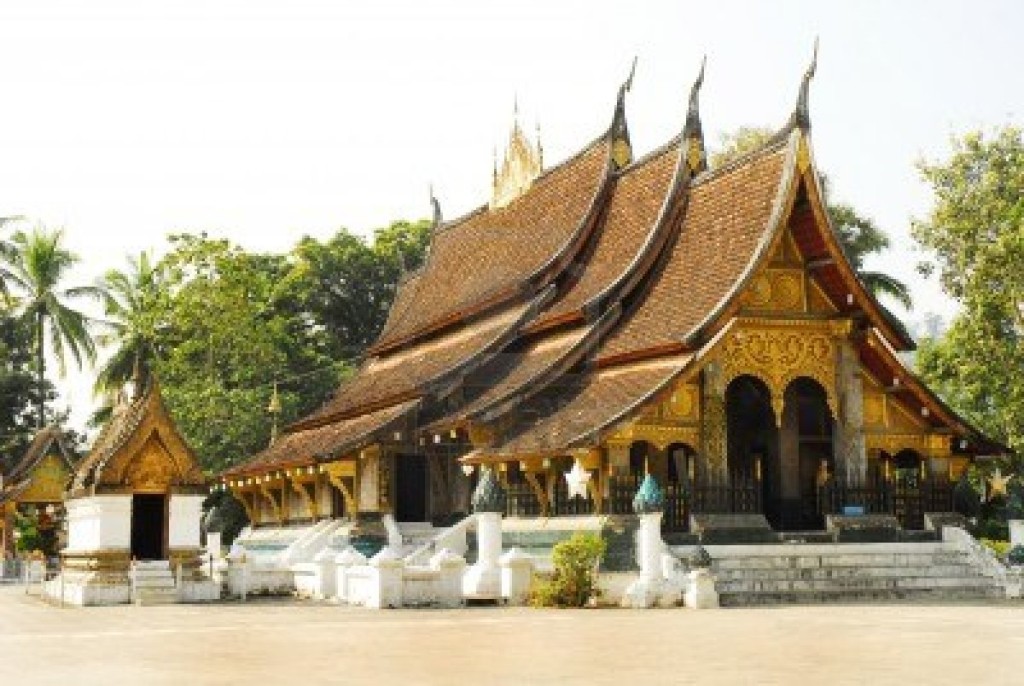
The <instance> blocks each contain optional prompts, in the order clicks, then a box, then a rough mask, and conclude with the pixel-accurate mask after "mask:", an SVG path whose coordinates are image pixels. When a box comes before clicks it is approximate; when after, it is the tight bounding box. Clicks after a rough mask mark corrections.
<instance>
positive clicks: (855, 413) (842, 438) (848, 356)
mask: <svg viewBox="0 0 1024 686" xmlns="http://www.w3.org/2000/svg"><path fill="white" fill-rule="evenodd" d="M838 348H839V353H838V358H839V359H838V360H837V364H838V370H837V374H836V381H837V386H838V391H839V414H840V416H839V417H835V418H834V419H835V421H834V422H833V425H832V430H833V441H832V446H833V457H834V458H835V463H836V473H837V474H838V475H841V476H843V477H845V479H846V482H847V483H864V481H865V480H866V478H867V469H868V460H867V450H866V448H865V445H864V381H863V379H862V378H861V376H860V361H859V360H858V358H857V351H856V350H855V349H854V347H853V344H852V343H851V342H850V341H849V340H848V339H843V340H841V341H839V345H838Z"/></svg>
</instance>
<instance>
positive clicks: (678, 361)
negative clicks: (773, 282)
mask: <svg viewBox="0 0 1024 686" xmlns="http://www.w3.org/2000/svg"><path fill="white" fill-rule="evenodd" d="M813 71H814V70H813V67H812V68H811V69H809V70H808V73H807V74H805V76H804V80H803V83H802V84H801V91H800V98H799V99H798V105H797V112H796V113H795V114H794V116H793V117H792V118H791V121H790V123H789V125H788V126H787V127H786V128H785V129H783V130H782V131H781V132H780V133H779V134H778V135H777V136H775V137H774V138H773V139H772V140H771V141H770V142H769V143H767V144H766V145H765V146H763V147H762V148H760V149H758V150H755V151H753V152H751V153H749V154H746V155H744V156H742V157H740V158H738V159H736V160H734V161H732V162H730V163H728V164H726V165H725V166H723V167H722V168H719V169H716V170H714V171H710V172H707V171H704V170H705V168H706V153H705V150H704V145H703V139H702V136H701V123H700V117H699V112H698V106H697V93H698V90H699V87H700V84H701V83H702V78H703V71H702V72H701V77H699V78H698V80H697V82H696V83H695V84H694V87H693V90H692V91H691V93H690V101H689V107H688V111H687V117H686V126H685V127H684V129H683V132H682V134H681V135H680V136H678V137H677V138H675V139H673V140H672V141H670V142H669V143H668V144H666V145H665V146H664V147H662V148H660V149H658V150H656V151H655V152H653V153H651V154H650V155H648V156H647V157H646V158H644V159H642V160H640V161H637V162H634V163H632V164H630V163H629V162H628V159H627V160H625V161H624V160H623V157H622V152H623V148H622V144H625V145H626V150H628V149H629V148H628V134H625V132H626V126H625V119H624V115H623V100H622V98H623V95H624V93H625V90H626V86H625V85H624V86H623V88H622V89H620V94H619V101H618V103H617V108H616V117H615V120H614V122H613V125H612V127H611V129H609V133H608V135H606V136H604V137H602V138H600V139H598V140H597V141H595V142H594V143H592V144H591V145H589V146H587V147H586V148H585V149H584V150H583V151H581V152H580V153H579V154H577V155H575V156H574V157H572V158H571V159H570V160H568V161H567V162H565V163H563V164H562V165H560V166H559V167H556V168H555V169H553V170H551V171H549V172H547V173H546V174H544V175H542V176H540V177H539V178H537V179H536V180H535V181H534V183H533V185H532V186H531V187H530V188H529V190H527V191H526V192H525V194H523V195H522V196H521V197H519V198H518V199H516V200H513V201H512V202H511V203H510V204H508V205H507V206H505V207H500V208H492V207H484V208H481V209H479V210H477V211H475V212H473V213H471V214H469V215H467V216H466V217H464V218H462V219H460V220H457V221H455V222H452V223H451V224H448V225H443V226H441V227H439V228H437V229H436V230H435V231H436V233H435V235H434V237H433V241H432V244H431V250H430V255H429V258H428V260H427V262H426V263H425V265H424V267H423V268H422V269H421V270H420V271H419V272H417V273H415V274H413V275H411V276H409V277H407V278H405V279H404V280H403V281H402V283H401V284H400V287H399V289H398V293H397V294H396V299H395V303H394V305H393V307H392V310H391V312H390V314H389V317H388V321H387V324H386V326H385V329H384V331H383V333H382V334H381V336H380V338H379V339H378V341H377V343H375V344H374V346H372V347H371V349H370V355H371V357H370V358H369V359H368V360H367V362H366V363H365V364H364V365H363V366H362V367H361V368H360V370H359V372H358V374H357V375H356V376H355V378H354V379H353V380H351V381H350V382H348V383H346V384H344V385H342V387H341V388H340V389H339V391H338V393H337V394H336V397H335V398H334V399H332V400H331V401H329V402H328V403H327V404H326V405H325V406H324V407H323V408H321V409H320V410H318V411H317V412H315V413H314V414H312V415H311V416H309V417H307V418H305V419H303V420H302V421H300V422H297V423H296V424H295V425H293V426H292V427H291V428H290V433H288V434H287V435H285V436H284V437H282V438H281V439H280V440H278V441H277V442H276V443H275V444H274V445H273V446H272V447H271V448H269V449H268V450H267V451H264V453H261V454H260V455H258V456H256V457H255V458H254V459H253V460H251V461H250V462H249V463H248V464H246V465H243V466H242V467H241V468H239V469H237V470H233V473H238V472H243V473H244V472H252V471H259V470H267V469H271V468H275V467H279V466H283V465H285V464H291V463H294V461H295V460H319V459H333V458H334V457H337V456H339V455H340V454H341V453H344V452H349V453H351V451H352V450H355V449H358V448H359V447H360V446H362V445H364V444H365V443H366V442H369V441H373V440H376V439H377V438H379V436H381V435H382V434H383V433H386V432H387V431H388V429H389V428H390V427H392V426H396V425H397V423H398V422H402V421H407V420H408V418H409V417H412V416H413V415H415V416H416V418H417V420H418V421H420V427H421V428H420V430H421V431H422V430H430V431H435V430H441V429H445V428H450V427H456V426H459V425H462V424H464V423H467V422H468V423H480V422H484V423H491V424H492V425H493V426H494V427H497V426H501V427H503V428H502V432H501V434H500V435H498V436H497V437H496V439H495V444H494V445H492V446H490V447H489V448H484V449H481V450H478V451H476V452H474V453H473V454H472V455H471V456H469V457H468V458H467V459H470V460H472V461H486V460H489V459H501V458H509V457H510V456H512V457H514V456H515V455H521V454H531V453H533V454H536V453H543V452H548V453H550V452H557V451H563V450H570V449H574V448H577V447H582V446H585V445H588V444H593V443H594V442H596V441H598V440H599V439H600V436H601V435H602V433H603V432H605V431H609V430H613V429H614V426H615V425H617V424H618V423H620V422H621V421H623V420H624V419H628V418H629V417H630V416H631V414H632V413H635V412H637V411H638V410H639V408H640V407H641V406H642V405H643V404H644V403H648V402H651V401H652V399H654V398H656V397H657V395H658V394H659V393H660V392H662V391H663V390H664V389H665V388H666V387H667V385H668V384H670V383H672V382H673V381H674V380H675V379H677V378H678V377H679V376H680V375H681V374H684V373H689V371H692V370H691V369H690V368H689V367H688V365H692V366H693V367H696V365H697V364H698V360H699V359H700V356H701V354H702V353H701V351H702V350H704V349H706V348H707V346H709V345H712V344H713V341H714V340H715V336H716V335H718V336H720V335H721V331H723V330H725V329H722V328H721V327H722V326H723V325H724V324H725V323H727V321H728V317H729V315H730V314H731V313H732V312H733V311H734V308H735V307H736V306H737V298H736V296H737V295H738V294H739V293H740V292H741V291H742V289H743V287H744V286H745V285H746V283H747V282H748V281H749V279H750V278H751V277H752V276H753V275H754V274H755V272H756V271H757V269H758V267H759V266H760V265H761V264H762V263H763V262H764V260H766V259H767V258H768V253H769V248H770V247H771V245H772V242H773V241H774V240H775V239H776V238H777V237H778V236H779V235H780V234H781V232H782V231H783V230H785V229H786V228H790V229H792V231H793V234H794V236H796V239H797V240H798V242H800V249H801V250H802V251H804V253H805V257H806V253H807V250H812V251H815V250H816V251H818V252H819V253H821V254H822V255H828V256H830V260H826V261H825V262H834V263H835V264H836V265H838V266H837V267H836V268H835V269H834V270H833V271H834V272H835V273H834V274H833V273H832V272H829V273H828V274H827V277H828V278H832V279H833V281H836V283H835V284H832V286H834V289H835V290H836V293H840V292H842V295H843V298H842V300H844V302H845V301H846V300H848V299H849V297H848V296H847V295H846V294H847V293H851V292H852V293H853V299H854V301H855V302H853V303H846V304H845V305H844V307H845V308H846V309H840V311H841V312H842V313H844V314H847V315H850V316H854V313H855V312H857V311H860V312H862V314H865V316H866V317H867V318H868V319H869V323H870V324H871V325H873V326H875V327H876V328H878V329H879V330H882V331H883V332H887V333H888V334H891V333H892V332H893V331H894V328H893V327H891V326H889V325H888V324H887V323H886V321H885V320H884V319H883V318H882V317H881V315H880V313H884V311H883V310H881V309H880V308H879V307H878V305H877V303H875V302H874V300H873V299H872V298H871V297H870V295H869V294H866V291H865V290H864V289H863V288H862V287H859V286H858V287H851V288H850V289H848V290H842V288H841V287H842V282H843V280H849V279H851V278H853V279H855V278H856V277H855V276H851V275H852V274H853V272H852V270H851V269H850V268H849V265H848V264H847V263H846V261H845V258H844V257H843V255H842V253H841V251H839V250H838V249H837V247H836V246H837V245H838V243H837V240H836V238H835V236H833V235H831V228H830V227H829V226H828V220H827V217H824V218H821V217H818V218H815V217H810V215H809V214H807V213H806V212H805V214H807V216H804V215H800V214H799V213H797V212H791V210H792V207H793V203H795V202H798V201H799V202H802V203H803V205H805V206H809V205H811V204H813V203H815V202H817V203H818V204H819V205H820V203H821V199H820V194H819V195H815V193H817V192H818V187H817V182H816V181H815V180H814V170H813V158H812V157H811V155H810V150H809V143H808V138H807V136H808V131H809V117H808V114H807V112H806V108H807V88H808V83H809V80H810V77H811V76H812V75H813ZM613 134H614V135H613ZM621 135H627V139H626V140H623V139H621V138H615V136H621ZM613 139H614V140H613ZM801 146H803V147H801ZM800 155H802V157H801V161H800V162H799V163H798V160H797V158H798V157H799V156H800ZM620 166H621V167H622V168H621V169H619V168H618V167H620ZM807 170H809V171H807ZM695 175H696V176H695ZM787 221H789V222H790V224H793V222H797V223H799V222H801V221H803V222H805V223H806V226H805V225H802V224H801V225H799V226H797V225H796V224H793V225H791V226H788V227H787V224H786V222H787ZM822 232H827V235H823V234H822ZM822 236H823V237H822ZM814 241H817V242H816V243H815V242H814ZM815 254H817V253H815ZM833 277H834V278H833ZM826 280H827V279H826ZM829 283H831V282H829ZM828 288H829V284H826V290H828ZM828 295H829V297H830V298H831V299H833V300H835V299H836V297H834V294H832V293H829V294H828ZM855 308H861V310H856V309H855ZM716 327H718V328H716ZM716 332H717V334H716ZM889 338H891V339H893V340H895V341H896V343H897V344H899V343H901V342H902V343H905V342H906V341H904V340H903V339H900V338H899V337H898V336H889ZM403 426H404V425H403Z"/></svg>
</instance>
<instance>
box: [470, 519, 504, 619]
mask: <svg viewBox="0 0 1024 686" xmlns="http://www.w3.org/2000/svg"><path fill="white" fill-rule="evenodd" d="M476 522H477V529H476V536H477V549H478V556H477V561H476V563H475V564H474V565H473V566H472V567H470V568H469V569H468V570H466V575H465V576H464V577H463V579H462V591H463V594H464V595H465V596H466V597H467V598H473V599H477V600H498V599H500V598H501V567H499V566H498V558H499V557H500V556H501V513H498V512H479V513H477V515H476Z"/></svg>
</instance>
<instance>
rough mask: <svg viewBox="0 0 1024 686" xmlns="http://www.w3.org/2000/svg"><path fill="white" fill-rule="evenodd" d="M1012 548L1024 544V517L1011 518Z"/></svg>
mask: <svg viewBox="0 0 1024 686" xmlns="http://www.w3.org/2000/svg"><path fill="white" fill-rule="evenodd" d="M1009 523H1010V548H1011V549H1012V548H1016V547H1017V546H1019V545H1024V519H1011V520H1010V522H1009Z"/></svg>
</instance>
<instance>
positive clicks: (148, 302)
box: [95, 252, 160, 394]
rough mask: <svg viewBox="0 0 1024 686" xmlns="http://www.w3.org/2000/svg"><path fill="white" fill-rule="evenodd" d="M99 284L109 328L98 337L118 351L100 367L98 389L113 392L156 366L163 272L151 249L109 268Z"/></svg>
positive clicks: (147, 375)
mask: <svg viewBox="0 0 1024 686" xmlns="http://www.w3.org/2000/svg"><path fill="white" fill-rule="evenodd" d="M99 288H100V290H102V291H103V303H104V311H105V314H106V320H105V321H104V322H103V323H104V325H105V326H106V327H107V331H106V332H104V333H102V334H100V335H99V336H97V337H96V340H97V342H99V343H100V345H102V346H113V347H114V352H113V354H112V355H111V357H110V359H109V360H107V362H106V363H105V364H104V365H103V367H102V368H101V369H100V371H99V374H98V375H97V377H96V386H95V390H96V392H97V393H106V394H112V393H115V392H117V391H118V390H120V389H121V388H123V387H124V385H125V383H127V382H128V381H129V380H132V379H134V380H136V381H138V382H144V381H145V380H146V379H147V378H148V377H149V374H150V371H151V370H152V367H153V362H154V361H155V359H156V353H157V351H156V333H157V331H156V328H157V322H156V320H155V313H154V304H155V302H156V299H157V297H158V296H159V293H160V278H159V272H158V270H157V269H155V268H154V266H153V263H152V261H151V260H150V257H149V254H148V253H145V252H143V253H139V256H138V257H137V258H135V257H131V258H129V259H128V268H127V269H125V270H118V269H111V270H110V271H108V272H107V273H106V274H105V275H104V276H103V280H102V281H101V285H100V286H99ZM136 376H137V377H138V378H135V377H136Z"/></svg>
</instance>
